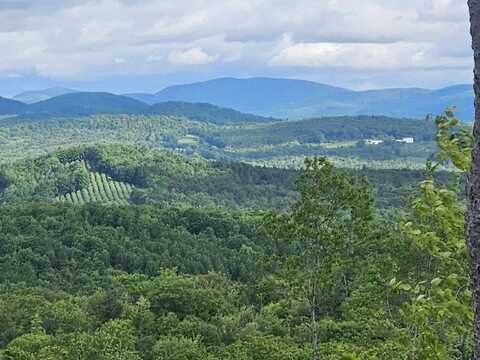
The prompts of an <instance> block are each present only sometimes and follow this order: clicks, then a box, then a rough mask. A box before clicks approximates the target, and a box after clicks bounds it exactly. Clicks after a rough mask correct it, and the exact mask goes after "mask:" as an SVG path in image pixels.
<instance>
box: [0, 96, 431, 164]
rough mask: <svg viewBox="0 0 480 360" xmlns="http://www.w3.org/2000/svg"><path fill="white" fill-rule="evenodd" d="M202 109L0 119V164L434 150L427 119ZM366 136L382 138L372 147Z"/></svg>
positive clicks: (293, 158) (269, 158)
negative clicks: (76, 153)
mask: <svg viewBox="0 0 480 360" xmlns="http://www.w3.org/2000/svg"><path fill="white" fill-rule="evenodd" d="M198 106H200V105H198ZM200 109H204V110H203V111H201V112H199V113H198V114H197V116H196V119H197V120H192V119H189V118H187V117H183V116H182V117H178V116H166V115H118V114H117V115H95V116H89V117H48V116H47V117H42V116H40V117H10V118H4V119H2V120H0V162H11V161H12V160H16V159H23V158H25V157H30V158H34V157H38V156H39V155H44V154H47V153H51V152H52V151H55V150H57V149H58V148H60V147H70V146H73V145H83V144H97V143H120V144H135V145H145V146H147V147H149V148H153V149H167V150H172V151H175V152H177V153H181V154H184V155H187V156H190V157H192V156H196V157H200V158H204V159H207V160H218V161H229V162H246V163H251V164H257V165H261V166H263V165H265V166H268V167H283V168H286V167H287V168H288V167H290V168H301V167H302V166H303V159H304V158H305V157H306V156H309V157H313V156H327V157H328V158H329V159H331V161H332V162H333V163H335V164H336V165H338V166H340V167H346V168H354V169H361V168H363V167H367V168H373V169H406V168H409V169H417V170H419V169H423V168H424V165H425V162H426V161H427V160H428V159H430V157H431V155H432V154H433V153H435V152H437V150H438V148H437V145H436V143H435V123H434V121H433V120H431V119H425V120H410V119H393V118H387V117H369V116H360V117H340V118H319V119H307V120H301V121H273V122H268V123H262V122H260V123H242V124H228V125H225V124H223V125H222V122H225V121H226V120H228V119H230V118H229V117H228V116H231V114H230V113H228V112H226V113H225V112H222V111H220V113H219V112H218V111H217V110H218V109H216V108H214V110H215V111H213V112H211V111H210V110H211V107H209V106H206V107H200ZM197 110H198V109H197ZM229 114H230V115H229ZM224 116H226V117H224ZM200 118H203V119H208V121H204V120H199V119H200ZM232 120H234V119H232ZM403 137H413V138H414V143H403V142H400V141H398V140H401V139H402V138H403ZM369 139H376V140H381V141H383V143H381V144H377V145H369V144H368V143H367V142H366V140H369Z"/></svg>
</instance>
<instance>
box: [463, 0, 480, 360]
mask: <svg viewBox="0 0 480 360" xmlns="http://www.w3.org/2000/svg"><path fill="white" fill-rule="evenodd" d="M468 7H469V10H470V24H471V35H472V48H473V51H474V59H475V71H474V75H475V78H474V79H475V84H474V89H475V124H474V128H473V134H474V138H475V141H474V146H473V151H472V167H471V169H470V172H469V174H468V182H467V213H466V218H465V230H466V240H467V246H468V251H469V256H470V282H471V284H470V285H471V289H472V296H473V310H474V313H475V324H474V330H475V349H474V355H473V359H474V360H480V0H468Z"/></svg>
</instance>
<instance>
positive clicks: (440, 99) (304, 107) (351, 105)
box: [130, 78, 473, 122]
mask: <svg viewBox="0 0 480 360" xmlns="http://www.w3.org/2000/svg"><path fill="white" fill-rule="evenodd" d="M130 96H132V97H133V98H136V99H139V100H141V101H144V102H147V103H150V104H153V103H156V102H164V101H187V102H206V103H210V104H214V105H217V106H223V107H229V108H233V109H236V110H238V111H242V112H247V113H254V114H258V115H262V116H273V117H278V118H297V119H298V118H306V117H318V116H342V115H363V114H365V115H384V116H393V117H409V118H424V117H425V116H426V115H427V114H430V113H433V114H438V113H441V112H443V111H444V110H445V108H447V107H449V106H456V107H457V108H458V115H459V117H460V118H461V119H462V120H463V121H467V122H468V121H471V120H472V119H473V89H472V86H471V85H458V86H451V87H448V88H444V89H439V90H429V89H416V88H407V89H380V90H373V91H353V90H349V89H343V88H339V87H334V86H329V85H325V84H320V83H315V82H311V81H303V80H290V79H271V78H251V79H233V78H224V79H215V80H210V81H206V82H199V83H193V84H186V85H177V86H171V87H167V88H166V89H163V90H161V91H159V92H158V93H156V94H131V95H130Z"/></svg>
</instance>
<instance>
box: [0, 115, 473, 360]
mask: <svg viewBox="0 0 480 360" xmlns="http://www.w3.org/2000/svg"><path fill="white" fill-rule="evenodd" d="M107 124H108V123H106V124H105V125H104V126H109V125H107ZM436 129H437V130H436V131H437V135H436V139H437V141H438V149H439V153H438V154H437V155H436V156H432V157H431V160H432V161H430V162H428V163H427V167H426V169H425V170H423V171H418V170H398V169H397V170H395V169H394V170H392V169H390V170H373V169H368V168H365V169H361V170H348V171H347V170H344V169H339V168H337V167H335V166H334V165H332V164H331V163H330V162H329V161H328V160H326V159H324V158H321V157H312V158H310V159H307V160H306V162H305V164H304V166H303V168H302V169H278V168H268V167H255V166H251V165H247V164H239V163H232V162H212V161H206V160H204V159H202V158H201V157H199V156H196V155H195V154H190V156H188V157H187V155H188V154H186V153H183V155H179V154H178V152H172V151H166V150H165V149H163V150H160V149H155V148H151V147H148V146H146V145H143V146H142V145H122V144H100V145H85V144H84V145H78V146H73V147H65V148H62V149H57V150H54V151H53V152H51V153H50V154H48V155H42V156H39V157H33V158H26V159H23V160H18V161H11V162H4V163H3V164H2V165H1V166H0V269H1V271H0V288H1V291H0V319H1V321H0V358H2V359H19V360H23V359H42V360H43V359H45V360H46V359H72V360H73V359H105V360H107V359H108V360H113V359H115V360H118V359H172V360H187V359H188V360H191V359H193V360H195V359H202V360H203V359H208V360H217V359H218V360H220V359H232V360H233V359H245V360H247V359H258V360H260V359H261V360H270V359H272V360H284V359H285V360H287V359H288V360H290V359H298V360H300V359H301V360H303V359H305V360H306V359H311V358H312V353H316V354H317V355H318V356H319V358H320V359H332V360H333V359H335V360H337V359H338V360H340V359H467V358H469V357H470V356H471V348H472V346H471V344H472V332H471V326H470V324H471V320H472V312H471V310H470V298H471V296H470V292H469V291H468V287H467V283H468V281H467V259H466V254H465V245H464V242H463V231H464V228H463V213H464V210H463V203H462V200H461V199H462V195H463V194H462V191H463V190H462V185H461V184H462V181H463V180H462V172H463V171H464V170H465V169H466V167H467V166H468V161H469V160H468V149H469V146H471V145H470V144H471V143H470V141H471V137H470V136H469V132H468V130H465V129H464V128H461V127H460V128H459V127H458V121H457V120H456V119H455V118H454V117H453V114H452V113H451V112H448V113H447V114H446V115H445V116H443V117H439V118H438V119H437V122H436ZM22 131H26V130H25V129H24V130H22ZM444 162H449V163H450V166H455V167H456V168H457V169H458V170H457V171H458V172H457V174H458V176H457V175H455V174H452V173H448V172H444V171H440V169H441V167H440V164H443V163H444ZM444 165H446V164H444ZM122 189H123V190H122ZM73 194H74V195H73Z"/></svg>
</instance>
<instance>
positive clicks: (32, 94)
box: [13, 87, 76, 104]
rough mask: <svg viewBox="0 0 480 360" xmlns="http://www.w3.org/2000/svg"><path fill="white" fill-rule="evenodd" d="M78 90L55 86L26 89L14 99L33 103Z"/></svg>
mask: <svg viewBox="0 0 480 360" xmlns="http://www.w3.org/2000/svg"><path fill="white" fill-rule="evenodd" d="M73 92H76V90H72V89H66V88H61V87H53V88H48V89H42V90H34V91H25V92H22V93H20V94H18V95H16V96H14V97H13V100H17V101H21V102H23V103H25V104H33V103H36V102H40V101H44V100H48V99H51V98H53V97H56V96H60V95H66V94H70V93H73Z"/></svg>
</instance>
